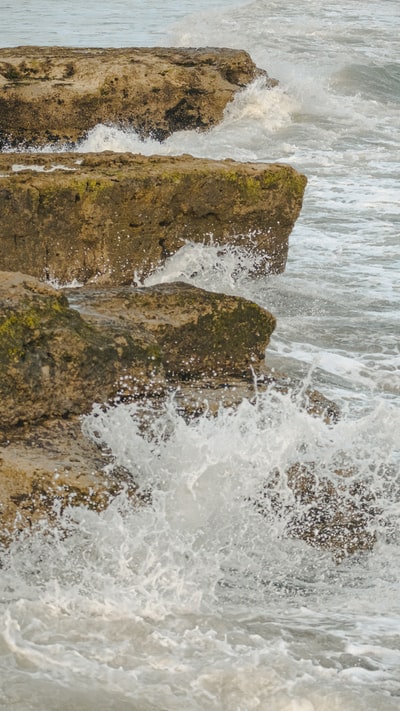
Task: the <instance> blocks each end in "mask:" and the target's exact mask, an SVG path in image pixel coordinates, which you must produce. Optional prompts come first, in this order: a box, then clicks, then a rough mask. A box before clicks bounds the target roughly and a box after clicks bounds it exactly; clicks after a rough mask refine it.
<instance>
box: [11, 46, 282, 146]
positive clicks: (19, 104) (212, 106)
mask: <svg viewBox="0 0 400 711" xmlns="http://www.w3.org/2000/svg"><path fill="white" fill-rule="evenodd" d="M263 73H264V72H261V71H260V70H257V68H256V67H255V65H254V64H253V62H252V60H251V59H250V57H249V55H248V54H247V53H246V52H244V51H242V50H234V49H210V48H206V49H167V48H150V49H146V48H139V49H138V48H125V49H76V48H75V49H74V48H65V47H16V48H11V49H8V48H7V49H0V146H1V145H3V146H4V144H6V143H11V144H14V145H15V144H20V143H24V144H25V145H43V144H45V143H49V142H50V143H53V142H60V141H61V142H72V141H77V140H78V139H79V138H81V137H82V136H84V135H85V133H86V132H87V131H88V130H89V129H91V128H93V126H95V125H96V124H98V123H113V124H118V125H121V126H130V127H132V128H133V129H135V130H136V131H137V132H138V133H139V134H140V135H142V136H150V135H151V136H154V137H155V138H158V139H160V140H162V139H164V138H165V137H166V136H168V135H169V134H170V133H172V132H173V131H177V130H181V129H188V128H197V129H204V128H209V127H210V126H212V125H214V124H215V123H217V122H218V121H220V120H221V118H222V114H223V111H224V108H225V106H226V104H227V103H228V102H229V101H231V99H232V98H233V95H234V93H235V92H236V91H237V90H238V89H239V88H240V87H243V86H245V85H246V84H248V83H249V82H251V81H252V80H253V79H254V78H255V77H256V76H257V75H259V74H263ZM275 83H276V82H275Z"/></svg>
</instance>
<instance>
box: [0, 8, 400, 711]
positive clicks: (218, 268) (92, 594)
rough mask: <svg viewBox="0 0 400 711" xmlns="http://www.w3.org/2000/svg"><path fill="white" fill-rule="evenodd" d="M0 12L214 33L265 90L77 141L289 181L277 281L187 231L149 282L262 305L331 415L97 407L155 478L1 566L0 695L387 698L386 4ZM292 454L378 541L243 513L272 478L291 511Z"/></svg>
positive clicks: (272, 396) (390, 391) (41, 33)
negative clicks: (336, 544)
mask: <svg viewBox="0 0 400 711" xmlns="http://www.w3.org/2000/svg"><path fill="white" fill-rule="evenodd" d="M0 18H1V22H0V40H1V42H0V43H1V44H2V45H3V46H13V45H17V44H48V45H51V44H68V45H75V46H89V45H91V46H129V45H132V46H134V45H142V46H144V45H183V46H213V45H214V46H230V47H238V48H243V49H247V50H248V51H249V52H250V54H251V55H252V57H253V59H254V60H255V62H256V63H257V64H258V66H260V67H262V68H264V69H266V70H267V71H268V73H269V74H270V75H271V76H273V77H275V78H277V79H278V80H279V85H278V86H277V87H276V88H274V89H272V90H268V89H267V88H266V87H265V85H264V83H263V81H262V79H259V80H257V81H256V82H254V84H252V85H251V86H250V87H248V88H246V89H244V90H243V91H242V92H241V93H239V94H238V95H237V96H236V98H235V99H234V101H233V102H232V103H231V104H230V105H229V106H228V107H227V109H226V112H225V117H224V120H223V122H222V123H221V124H220V125H219V126H217V127H215V128H213V129H212V130H210V131H208V132H207V133H197V132H192V131H189V132H180V133H178V134H174V135H173V136H171V137H170V138H169V139H167V140H166V141H165V142H164V143H162V144H159V143H157V142H154V141H151V140H147V141H141V140H140V139H139V138H138V136H137V135H136V134H135V133H134V132H129V131H121V130H120V129H119V128H118V127H106V126H96V127H93V130H92V131H91V132H90V134H89V136H88V137H87V138H86V140H85V141H84V142H82V143H81V144H79V145H78V146H76V150H77V151H78V152H85V151H97V150H104V149H109V150H110V149H111V150H116V151H126V150H127V151H132V152H141V153H146V154H151V153H164V154H170V155H175V154H179V153H192V155H196V156H207V157H211V158H225V157H230V158H235V159H238V160H242V161H267V162H270V161H279V162H284V163H289V164H290V165H292V166H294V167H295V168H297V169H298V170H299V171H301V172H303V173H305V174H306V175H307V177H308V186H307V190H306V194H305V199H304V204H303V209H302V212H301V215H300V217H299V219H298V221H297V223H296V226H295V228H294V230H293V232H292V235H291V237H290V252H289V260H288V264H287V268H286V271H285V273H284V274H282V275H279V276H270V277H268V278H259V279H254V277H252V276H251V267H252V264H253V259H254V256H253V255H252V254H251V253H250V252H245V251H239V250H237V249H234V248H232V249H230V250H228V251H227V252H226V253H225V254H223V255H221V252H220V250H218V248H217V247H216V246H213V245H210V246H208V247H205V246H201V245H200V246H199V245H194V244H191V243H190V242H188V243H187V244H186V246H185V247H184V248H183V249H182V250H181V251H180V252H179V253H178V254H177V255H175V256H174V257H173V258H171V259H170V260H169V261H168V262H167V264H166V265H165V266H164V267H163V268H162V269H160V270H159V271H158V272H156V273H155V274H153V275H151V276H150V277H149V278H148V279H147V280H146V282H145V283H146V284H152V283H156V282H160V281H161V282H165V281H174V280H177V279H180V280H185V281H188V282H190V283H193V284H196V285H198V286H201V287H204V288H207V289H210V290H216V291H224V292H226V293H233V294H240V295H242V296H245V297H247V298H250V299H252V300H253V301H256V302H257V303H259V304H261V305H262V306H264V307H265V308H267V309H269V310H271V311H272V312H273V313H274V315H275V316H276V317H277V320H278V322H277V328H276V331H275V334H274V336H273V338H272V340H271V344H270V346H269V348H268V349H267V353H266V362H267V363H268V364H269V365H270V366H271V367H275V368H276V369H277V370H279V371H283V372H286V373H289V374H291V375H293V376H295V377H298V378H300V379H302V380H303V382H304V384H305V385H306V384H310V385H312V386H313V387H316V388H318V389H319V390H320V391H321V392H322V393H324V394H325V395H327V396H329V397H331V398H332V399H334V400H335V401H336V402H337V403H338V404H339V405H340V407H341V412H342V416H341V419H340V421H339V422H338V423H337V424H336V425H329V424H327V423H325V422H323V421H322V420H320V419H317V418H312V417H311V416H309V415H308V414H307V413H305V412H304V411H303V410H302V409H301V408H300V407H299V404H298V403H296V401H293V399H291V398H290V397H288V396H286V395H284V394H282V393H278V394H277V393H273V392H267V393H263V392H261V391H260V392H258V394H257V395H256V399H255V404H254V403H250V402H247V401H246V400H245V401H243V402H242V403H241V405H240V406H239V407H238V408H237V409H236V410H221V411H220V412H219V413H218V415H217V416H216V417H208V416H207V414H205V415H204V416H202V417H200V418H198V419H197V420H196V421H192V422H187V421H186V420H184V419H183V418H182V416H181V415H180V411H179V408H178V406H177V405H176V403H175V398H174V396H173V395H172V396H171V399H170V400H169V401H168V402H167V403H166V405H165V408H164V409H163V410H162V411H157V412H154V415H153V418H152V420H151V423H150V425H149V427H148V429H147V431H146V432H145V433H143V429H142V428H141V426H140V415H139V413H138V412H137V409H136V407H135V406H134V405H123V406H120V407H118V408H115V409H113V410H108V411H104V410H103V409H102V408H100V407H95V408H94V411H93V413H92V414H91V415H89V416H88V417H87V418H85V420H84V421H83V427H84V429H85V432H86V433H87V434H88V435H89V436H91V437H93V438H94V439H95V440H96V441H99V442H100V443H104V444H106V445H107V446H108V447H110V448H111V449H112V451H113V453H114V456H115V461H116V463H117V464H119V465H123V466H125V467H127V468H128V469H129V470H130V471H131V472H132V476H133V478H134V480H135V481H136V482H137V483H138V485H139V486H140V487H142V488H143V490H149V489H151V491H152V502H151V506H148V507H143V508H142V509H141V510H140V511H139V512H138V511H134V510H132V509H131V507H130V506H129V502H127V501H126V500H125V499H124V498H123V497H120V499H118V500H116V501H115V502H114V503H113V504H112V505H111V506H110V507H109V509H108V510H107V511H105V512H103V513H101V514H95V513H94V512H90V511H88V510H86V509H75V510H73V511H69V512H68V511H67V512H66V513H65V514H64V518H63V521H62V522H61V524H62V525H61V527H60V529H57V530H53V531H48V530H47V529H46V528H44V530H43V531H40V530H39V531H37V532H36V533H34V534H32V535H29V536H26V538H25V539H24V540H21V539H20V540H17V541H15V543H14V544H13V545H12V547H11V549H10V551H9V552H8V553H7V554H5V555H4V556H3V568H2V570H1V578H0V619H1V627H0V708H4V709H7V710H8V709H16V710H17V711H28V709H35V710H36V709H40V711H56V710H57V711H58V710H59V709H60V710H64V709H65V711H66V710H67V709H68V710H69V709H71V708H76V709H79V710H82V711H86V710H89V709H94V708H96V709H99V710H104V711H107V710H108V709H116V710H118V711H119V710H122V709H123V710H125V709H126V710H131V711H178V710H179V711H181V710H182V711H183V710H185V711H187V710H188V709H193V711H197V710H198V711H208V710H210V711H250V710H253V709H257V710H261V711H336V710H338V711H339V710H340V711H364V710H365V709H376V710H378V711H389V710H392V709H393V710H394V709H399V708H400V546H399V543H400V538H399V533H400V532H399V524H398V521H399V514H400V503H399V501H400V498H399V497H400V480H399V459H400V451H399V450H400V410H399V403H400V374H399V373H400V371H399V368H400V352H399V335H398V334H399V330H400V310H399V302H400V287H399V279H398V274H399V269H400V237H399V212H400V210H399V174H400V165H399V163H400V158H399V156H400V151H399V148H400V121H399V115H400V113H399V112H400V64H399V54H400V52H399V49H400V47H399V45H400V40H399V37H400V32H399V30H400V6H399V4H398V2H397V0H380V2H375V1H374V0H339V2H338V3H336V4H333V3H328V2H325V1H324V0H296V2H294V0H280V1H279V2H278V0H275V1H274V0H256V1H255V2H250V3H245V2H242V3H241V2H230V1H229V0H225V1H222V0H221V1H220V2H217V3H216V2H211V1H210V2H208V1H207V2H205V1H204V0H203V1H202V2H197V3H195V2H192V1H191V0H183V1H182V2H176V1H175V0H173V1H171V2H166V3H160V2H159V0H158V1H157V2H156V1H155V0H152V1H151V2H147V3H145V4H144V3H139V2H136V1H134V0H130V1H129V0H119V1H118V2H114V3H105V2H104V1H103V0H97V2H96V3H94V2H91V0H87V2H86V3H84V4H83V3H78V2H77V1H76V0H70V1H69V2H67V1H66V0H65V1H62V2H57V3H56V2H49V1H47V2H44V1H41V0H27V1H26V2H22V1H21V2H19V3H2V4H1V5H0ZM56 162H57V163H62V156H60V155H58V156H57V158H56ZM16 163H18V160H17V159H16ZM295 462H301V463H304V464H307V463H310V462H315V463H317V468H318V472H321V473H323V475H324V476H326V477H328V478H329V479H330V480H331V481H333V483H335V482H336V478H335V477H336V473H335V472H336V471H337V470H338V469H340V468H342V469H343V468H345V469H346V468H347V469H349V470H351V471H352V472H353V474H352V479H353V480H354V481H355V482H360V483H362V484H363V485H364V486H365V487H367V489H368V490H369V491H371V492H372V493H373V495H374V496H375V499H376V506H377V509H378V510H379V512H380V513H379V515H378V516H377V517H376V518H375V519H374V520H373V522H372V524H371V532H373V533H374V534H375V535H376V538H377V542H376V545H375V547H374V549H373V551H371V552H369V553H363V554H360V555H356V556H350V557H348V558H346V559H344V560H343V561H342V562H340V563H338V562H337V561H335V560H334V559H333V558H332V556H331V554H330V553H329V552H327V551H321V550H318V549H316V548H311V547H310V546H308V545H307V544H306V543H304V542H302V541H295V540H292V539H291V538H290V537H289V536H288V535H287V526H286V524H287V520H286V518H285V515H282V512H281V514H280V515H277V514H276V512H274V511H273V510H272V509H271V510H270V511H269V512H268V513H269V515H268V516H261V515H260V513H259V511H258V509H257V507H256V506H254V501H255V500H256V499H257V496H259V494H260V491H263V487H265V484H266V482H268V481H270V480H271V477H273V476H275V474H276V472H280V474H281V492H280V493H281V496H282V497H286V499H287V503H288V504H289V508H290V506H292V507H293V505H295V504H294V502H293V500H292V499H291V496H290V491H289V490H288V488H287V487H286V486H285V475H284V473H285V471H286V470H287V468H288V467H289V466H290V465H292V464H294V463H295ZM65 532H67V533H68V535H65Z"/></svg>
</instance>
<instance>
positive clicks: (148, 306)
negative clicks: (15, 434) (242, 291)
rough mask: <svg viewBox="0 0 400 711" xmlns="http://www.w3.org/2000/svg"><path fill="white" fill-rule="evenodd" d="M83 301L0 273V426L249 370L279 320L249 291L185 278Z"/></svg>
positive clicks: (261, 354) (28, 279) (19, 276)
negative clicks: (216, 290)
mask: <svg viewBox="0 0 400 711" xmlns="http://www.w3.org/2000/svg"><path fill="white" fill-rule="evenodd" d="M77 298H78V297H77ZM81 300H82V297H81V296H80V301H81ZM96 302H97V303H96ZM82 309H83V312H82V315H81V314H79V313H78V311H77V310H75V309H73V308H70V307H69V305H68V301H67V299H66V297H65V296H64V295H63V294H61V293H60V292H59V291H57V290H55V289H52V288H51V287H49V286H47V285H44V284H42V283H40V282H38V281H37V280H36V279H34V278H31V277H26V276H24V275H22V274H13V273H0V427H3V428H7V427H10V426H13V425H16V424H19V423H24V422H34V421H38V420H40V419H44V418H51V417H60V416H62V417H66V416H69V415H70V414H74V413H75V414H81V413H83V412H85V411H88V410H89V409H90V407H91V405H92V404H93V402H95V401H97V402H104V401H107V400H109V399H110V398H115V397H132V396H134V395H137V394H144V393H145V392H146V391H147V390H149V389H150V390H151V394H155V392H157V390H158V389H159V388H163V387H165V386H166V383H167V381H178V380H179V379H183V380H188V379H190V378H193V377H199V376H200V375H201V376H203V377H205V378H207V377H208V378H212V377H213V376H214V374H216V375H218V373H219V374H221V373H224V374H225V375H226V376H227V377H229V375H237V374H242V373H243V372H245V373H246V372H247V373H249V372H250V368H251V366H254V367H257V365H258V364H261V363H262V361H263V358H264V352H265V348H266V346H267V345H268V341H269V336H270V334H271V332H272V331H273V329H274V326H275V319H274V318H273V316H271V314H269V313H268V312H267V311H264V309H262V308H260V307H259V306H256V305H255V304H252V303H251V302H249V301H246V300H245V299H242V298H237V297H232V296H225V295H222V294H213V293H208V292H206V291H203V290H202V289H196V288H195V287H191V286H188V285H185V284H181V285H179V284H177V285H165V286H158V287H152V288H149V289H130V288H126V289H125V290H120V291H119V292H116V293H114V294H113V295H110V294H108V293H107V292H104V293H103V294H102V293H100V294H94V295H92V299H91V302H90V299H89V300H87V301H86V302H85V303H84V304H82Z"/></svg>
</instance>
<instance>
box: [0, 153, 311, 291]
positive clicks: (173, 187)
mask: <svg viewBox="0 0 400 711" xmlns="http://www.w3.org/2000/svg"><path fill="white" fill-rule="evenodd" d="M306 182H307V181H306V178H305V176H304V175H301V174H299V173H298V172H297V171H295V170H294V169H293V168H291V167H289V166H286V165H278V164H262V163H238V162H235V161H231V160H224V161H214V160H206V159H200V158H192V157H191V156H180V157H175V158H171V157H163V156H151V157H145V156H141V155H132V154H125V153H124V154H120V153H117V154H116V153H111V152H104V153H95V154H86V155H84V156H83V155H82V156H78V155H77V154H76V153H68V154H62V155H56V156H55V155H48V154H46V155H43V154H42V155H39V154H18V155H15V154H0V269H3V270H9V271H24V272H25V273H28V274H31V275H32V276H36V277H38V278H41V279H48V278H55V279H57V280H58V281H59V282H61V283H67V282H70V281H72V280H73V279H77V280H78V281H80V282H83V283H85V282H87V281H89V280H96V282H99V280H100V281H101V282H102V283H103V284H104V283H110V284H114V285H115V284H121V283H122V284H130V283H132V282H133V281H134V280H135V276H136V275H138V274H139V275H140V276H141V277H144V276H146V275H147V274H148V273H149V272H151V271H152V270H153V269H155V268H156V267H157V266H159V265H160V264H162V263H163V262H164V261H165V259H166V258H167V257H168V256H170V255H172V254H174V253H175V252H176V251H177V250H178V249H179V248H180V247H182V246H183V245H184V244H185V243H187V242H188V241H194V242H201V243H209V242H213V243H214V244H218V245H221V246H224V245H228V244H229V245H236V246H240V247H244V248H246V249H250V250H252V251H253V253H254V255H255V262H256V264H257V268H258V270H259V271H260V272H264V273H265V272H272V273H278V272H282V271H283V270H284V268H285V264H286V258H287V253H288V239H289V234H290V232H291V230H292V228H293V225H294V223H295V221H296V219H297V217H298V215H299V212H300V209H301V205H302V199H303V194H304V189H305V186H306Z"/></svg>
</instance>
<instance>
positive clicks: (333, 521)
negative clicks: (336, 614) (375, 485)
mask: <svg viewBox="0 0 400 711" xmlns="http://www.w3.org/2000/svg"><path fill="white" fill-rule="evenodd" d="M288 491H290V492H291V493H292V500H291V501H290V498H289V497H288ZM255 505H256V507H257V509H258V510H259V511H260V513H262V514H264V515H266V516H269V515H270V514H271V513H273V514H275V515H276V514H277V513H278V514H282V515H283V516H284V517H285V519H286V521H287V533H288V535H289V536H291V537H293V538H299V539H302V540H304V541H306V542H307V543H309V544H310V545H312V546H316V547H318V548H324V549H326V550H329V551H332V553H333V554H334V557H335V559H336V560H337V561H338V562H340V561H341V560H342V559H343V558H345V557H346V556H348V555H351V554H352V553H355V552H359V551H368V550H371V549H372V548H373V546H374V544H375V540H376V537H375V534H374V532H373V530H371V527H370V524H371V523H372V522H373V521H374V519H376V517H377V515H378V514H379V513H380V512H379V510H378V508H377V504H376V500H375V497H374V494H373V493H372V492H371V491H369V490H368V488H367V487H366V486H365V485H364V484H363V483H362V482H360V481H359V480H357V472H356V470H343V469H335V470H334V471H331V472H324V471H323V470H322V471H319V470H318V467H317V465H316V464H315V463H313V462H307V463H306V464H304V463H301V464H300V463H297V464H294V465H293V466H291V467H290V468H289V469H288V470H287V472H285V473H284V474H283V475H282V473H281V472H276V475H275V477H272V478H271V480H270V481H269V482H268V484H266V486H265V488H264V490H263V491H262V492H260V497H259V498H258V499H257V500H256V502H255Z"/></svg>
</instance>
